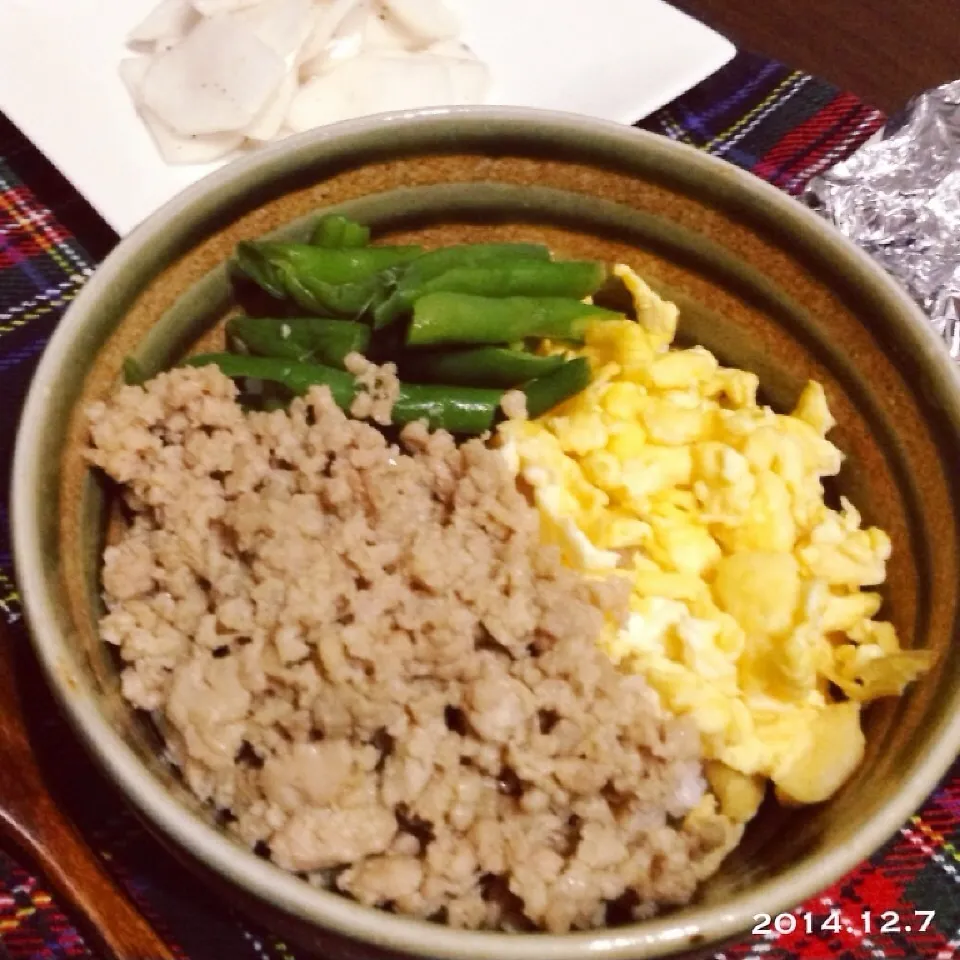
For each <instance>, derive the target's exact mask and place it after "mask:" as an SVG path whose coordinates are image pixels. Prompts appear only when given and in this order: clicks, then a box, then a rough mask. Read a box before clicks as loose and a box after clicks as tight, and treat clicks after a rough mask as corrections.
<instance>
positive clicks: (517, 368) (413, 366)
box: [399, 347, 563, 389]
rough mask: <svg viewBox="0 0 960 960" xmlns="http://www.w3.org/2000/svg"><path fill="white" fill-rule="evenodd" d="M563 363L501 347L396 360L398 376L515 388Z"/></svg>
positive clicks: (430, 352) (427, 353)
mask: <svg viewBox="0 0 960 960" xmlns="http://www.w3.org/2000/svg"><path fill="white" fill-rule="evenodd" d="M562 365H563V358H562V357H556V356H554V357H538V356H536V355H534V354H532V353H525V352H524V351H522V350H508V349H506V348H504V347H473V348H471V349H467V350H449V351H448V350H444V351H440V350H416V351H409V352H407V353H405V354H403V355H402V356H401V357H400V360H399V367H400V375H401V376H402V377H404V378H405V379H408V380H412V381H414V382H417V383H419V382H424V381H425V382H427V383H458V384H463V385H465V386H469V387H502V388H504V389H510V388H511V387H518V386H520V385H521V384H523V383H526V382H527V381H528V380H533V379H534V378H536V377H542V376H543V375H544V374H547V373H551V372H552V371H554V370H556V369H557V368H558V367H560V366H562Z"/></svg>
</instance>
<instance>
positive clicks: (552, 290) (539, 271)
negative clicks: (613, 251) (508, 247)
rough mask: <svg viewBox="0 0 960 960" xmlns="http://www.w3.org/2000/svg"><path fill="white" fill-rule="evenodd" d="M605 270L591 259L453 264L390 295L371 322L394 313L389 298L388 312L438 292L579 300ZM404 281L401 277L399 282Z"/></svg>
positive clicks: (593, 288)
mask: <svg viewBox="0 0 960 960" xmlns="http://www.w3.org/2000/svg"><path fill="white" fill-rule="evenodd" d="M606 277H607V269H606V267H605V266H604V264H602V263H597V262H594V261H591V260H566V261H561V262H559V263H554V262H553V261H552V260H545V261H544V260H503V261H497V262H495V263H491V264H485V265H484V266H479V267H455V268H454V269H452V270H447V271H446V272H445V273H441V274H440V275H439V276H437V277H433V279H431V280H426V281H425V282H424V283H422V284H421V285H420V286H419V287H417V288H416V289H408V290H407V291H405V292H403V293H402V294H399V295H398V294H396V293H395V294H394V295H393V296H392V297H391V298H390V300H388V301H386V302H385V303H384V304H383V305H382V308H378V310H379V313H378V314H376V315H375V321H374V322H375V325H376V326H378V327H382V326H384V325H385V324H386V322H389V320H390V319H393V317H394V316H396V313H393V315H392V316H391V315H390V314H389V313H388V312H387V311H386V306H387V303H390V302H391V301H392V302H393V304H394V307H392V308H391V311H398V312H399V310H401V309H403V308H404V305H405V304H406V303H407V302H408V301H409V302H410V303H412V304H415V303H416V301H417V300H418V299H419V298H420V297H424V296H426V295H427V294H430V293H437V292H440V291H443V292H449V293H468V294H472V295H473V296H479V297H571V298H572V299H574V300H582V299H583V298H584V297H589V296H591V295H592V294H594V293H596V292H597V290H599V289H600V287H601V286H603V282H604V280H606ZM403 283H404V281H403V280H401V285H403Z"/></svg>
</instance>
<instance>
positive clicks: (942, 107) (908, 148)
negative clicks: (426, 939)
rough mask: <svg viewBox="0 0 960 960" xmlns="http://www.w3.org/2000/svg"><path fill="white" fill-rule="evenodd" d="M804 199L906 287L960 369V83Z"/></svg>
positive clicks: (911, 110) (936, 94)
mask: <svg viewBox="0 0 960 960" xmlns="http://www.w3.org/2000/svg"><path fill="white" fill-rule="evenodd" d="M803 199H804V201H805V202H806V203H808V204H809V205H810V206H811V207H813V208H814V209H815V210H817V211H818V212H819V213H821V214H822V215H823V216H824V217H826V218H827V219H828V220H830V221H832V222H833V223H834V224H835V225H836V226H837V227H838V228H839V229H840V230H841V232H842V233H844V234H845V235H846V236H847V237H848V238H849V239H851V240H853V241H854V242H855V243H857V244H859V245H860V246H861V247H862V248H863V249H865V250H866V251H867V252H868V253H869V254H871V256H873V257H874V258H875V259H876V260H877V261H879V262H880V263H881V264H882V265H883V266H884V267H885V268H886V269H887V270H888V271H889V272H890V273H891V274H893V276H894V277H896V279H897V280H899V281H900V282H901V283H902V284H903V286H904V287H906V289H907V290H908V291H909V293H910V294H911V296H912V297H913V298H914V299H915V300H916V301H917V303H919V304H920V306H921V307H922V308H923V309H924V311H925V312H926V313H927V316H929V318H930V321H931V322H932V323H933V325H934V327H935V328H936V330H937V331H938V333H939V334H940V335H941V336H942V337H943V339H944V341H945V342H946V344H947V348H948V350H949V351H950V355H951V356H952V357H953V358H954V359H955V360H957V361H958V362H960V80H957V81H954V82H952V83H947V84H944V85H943V86H942V87H937V88H935V89H933V90H929V91H927V92H926V93H923V94H921V95H920V96H918V97H915V98H914V99H913V100H911V101H910V102H909V103H908V104H907V107H906V108H905V109H904V111H903V112H902V113H901V114H900V115H899V116H897V117H895V118H892V119H891V120H890V122H888V123H887V125H886V127H884V129H883V130H881V131H879V132H878V133H877V134H876V135H875V136H873V137H871V138H870V140H868V141H867V142H866V143H865V144H864V145H863V146H862V147H861V148H860V149H859V150H858V151H857V152H856V153H854V154H853V155H852V156H850V157H849V158H848V159H847V160H845V161H843V162H842V163H839V164H837V165H836V166H834V167H832V168H831V169H830V170H829V171H827V172H826V173H825V174H822V175H821V176H819V177H817V178H816V179H814V180H812V181H811V182H810V184H809V186H808V187H807V189H806V191H805V193H804V195H803Z"/></svg>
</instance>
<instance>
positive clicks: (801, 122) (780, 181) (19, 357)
mask: <svg viewBox="0 0 960 960" xmlns="http://www.w3.org/2000/svg"><path fill="white" fill-rule="evenodd" d="M882 122H883V117H882V115H881V114H880V113H879V112H878V111H877V110H874V109H872V108H870V107H868V106H866V105H864V104H863V103H861V102H860V101H858V100H857V99H856V98H855V97H853V96H851V95H850V94H848V93H843V92H841V91H839V90H837V89H836V88H834V87H832V86H830V85H829V84H826V83H823V82H822V81H819V80H816V79H814V78H812V77H810V76H807V75H806V74H803V73H798V72H796V71H791V70H789V69H787V68H786V67H784V66H782V65H780V64H778V63H774V62H771V61H769V60H765V59H762V58H759V57H756V56H752V55H749V54H740V55H738V56H737V57H736V58H735V59H734V60H733V61H732V62H731V63H730V64H729V65H728V66H727V67H726V68H725V69H723V70H722V71H720V72H719V73H717V74H715V75H714V76H713V77H711V78H710V79H709V80H707V81H706V82H705V83H703V84H701V85H700V86H699V87H697V88H696V89H695V90H693V91H691V92H690V93H688V94H687V95H686V96H684V97H682V98H681V99H679V100H677V101H675V102H674V103H673V104H671V105H670V106H669V107H667V108H665V109H663V110H661V111H659V112H658V113H657V114H656V115H654V116H653V117H650V118H649V119H648V120H646V121H645V122H644V123H643V124H642V125H643V126H644V127H646V128H648V129H650V130H654V131H656V132H658V133H661V134H663V135H665V136H668V137H671V138H673V139H675V140H682V141H684V142H686V143H691V144H694V145H695V146H697V147H700V148H702V149H705V150H708V151H709V152H710V153H713V154H715V155H716V156H720V157H724V158H725V159H727V160H729V161H730V162H732V163H735V164H737V165H739V166H741V167H744V168H746V169H747V170H751V171H753V172H754V173H755V174H756V175H757V176H760V177H763V178H765V179H767V180H769V181H770V182H772V183H774V184H776V185H777V186H778V187H781V188H782V189H784V190H787V191H789V192H791V193H798V192H799V191H800V190H801V189H802V187H803V185H804V184H805V183H806V181H807V180H808V179H809V178H810V177H811V176H813V175H814V174H815V173H817V172H818V171H820V170H823V169H825V168H827V167H829V166H830V165H832V164H833V163H835V162H836V161H837V160H839V159H841V158H842V157H845V156H846V155H847V154H849V153H850V152H852V151H853V150H854V149H856V147H857V146H859V145H860V143H862V142H863V140H865V139H866V138H867V137H868V136H869V135H870V134H871V133H873V132H874V131H875V130H876V129H877V128H878V127H879V126H880V125H881V124H882ZM115 242H116V237H115V236H114V235H113V233H112V232H111V231H110V229H109V228H108V227H107V226H106V225H105V224H104V223H103V222H102V221H101V220H100V219H99V217H98V216H97V215H96V214H95V213H94V212H93V210H91V209H90V208H89V207H88V206H87V204H86V203H85V202H84V201H83V200H82V199H81V198H80V197H79V196H78V195H77V194H76V192H75V191H74V190H73V189H72V188H71V187H70V185H69V184H68V183H67V182H66V181H65V180H63V179H62V178H61V177H60V176H59V174H58V173H57V172H56V171H55V170H54V169H53V167H52V166H51V165H50V164H49V163H48V162H47V161H46V160H45V159H44V157H42V156H41V155H40V154H39V153H38V152H37V151H36V150H35V149H34V148H33V147H32V146H31V145H30V144H29V143H28V142H27V141H26V140H24V138H23V137H22V136H21V135H20V134H19V133H18V131H17V130H16V129H14V128H13V127H12V126H11V125H10V124H9V123H7V122H6V121H4V120H3V119H2V117H0V398H2V400H3V404H2V411H3V414H2V418H0V463H4V464H9V462H10V459H11V455H12V448H13V439H14V429H15V425H16V421H17V415H18V411H19V409H20V406H21V403H22V400H23V396H24V393H25V390H26V388H27V385H28V383H29V380H30V376H31V374H32V371H33V369H34V365H35V363H36V361H37V358H38V357H39V355H40V353H41V351H42V350H43V346H44V343H45V341H46V339H47V337H48V336H49V334H50V332H51V331H52V330H53V328H54V327H55V326H56V324H57V322H58V320H59V319H60V317H61V315H62V314H63V311H64V309H65V308H66V306H67V305H68V304H69V302H70V300H71V299H72V298H73V297H74V296H75V295H76V293H77V291H78V290H79V289H80V287H81V286H82V285H83V283H84V281H85V280H86V278H87V277H88V276H89V275H90V273H91V271H92V270H93V268H94V266H95V265H96V264H97V262H98V261H99V260H100V259H102V257H103V256H104V255H105V254H106V253H107V252H108V251H109V249H110V248H111V246H112V245H113V244H114V243H115ZM8 482H9V479H8V476H7V471H4V472H3V474H2V479H0V484H2V487H3V489H2V491H0V605H2V608H3V612H5V613H6V615H7V619H8V620H10V621H11V628H10V633H11V638H12V641H13V642H14V643H16V644H19V645H22V646H23V647H24V648H25V647H26V644H27V638H26V637H25V635H24V634H23V630H22V625H21V624H20V623H19V620H18V605H17V598H16V593H15V589H14V586H13V570H12V568H11V560H10V550H9V543H8V542H7V516H6V509H7V495H8V489H7V487H8ZM24 659H26V660H27V663H28V668H27V669H26V671H25V675H24V678H23V683H24V684H26V685H27V686H28V687H29V688H30V689H29V691H28V693H27V696H26V697H25V698H24V699H25V701H26V702H27V703H30V704H31V705H32V710H33V713H34V717H33V719H34V721H35V727H36V731H37V736H36V742H37V749H38V750H40V751H41V752H44V753H48V754H52V753H53V752H54V751H56V755H57V763H56V764H55V766H54V769H56V771H57V777H58V782H57V783H55V784H54V787H55V789H56V790H57V791H58V793H59V794H60V796H61V797H62V802H63V803H64V805H65V806H66V808H67V809H68V811H69V813H70V814H71V815H72V816H73V817H75V818H76V820H77V821H78V823H79V824H80V826H81V827H82V829H83V830H84V831H85V833H86V835H87V836H88V837H89V838H90V839H91V840H92V842H93V844H94V845H95V847H96V848H97V849H98V850H99V851H101V852H102V854H103V856H104V858H105V860H106V861H107V863H108V865H109V867H110V869H111V870H112V871H113V872H114V873H115V875H116V876H117V877H118V878H119V879H120V881H121V882H122V883H123V884H124V886H125V887H126V888H127V889H128V890H129V891H130V893H131V895H132V896H133V898H134V900H135V901H136V902H137V903H138V904H139V905H140V906H141V908H142V909H143V910H144V912H145V913H146V914H147V916H148V917H149V918H150V920H151V921H152V922H153V923H154V924H155V926H156V927H157V928H158V930H159V931H160V932H161V933H162V934H163V935H164V936H165V937H166V938H167V939H168V940H169V942H170V943H171V945H172V946H173V947H174V949H175V952H176V953H177V955H178V956H180V957H182V958H184V960H227V958H229V960H241V958H250V960H289V958H292V957H294V956H295V955H296V954H295V952H294V951H293V950H291V948H289V947H288V946H287V945H285V944H283V943H281V942H278V941H277V940H276V939H275V938H273V937H271V936H270V935H269V933H268V932H266V931H262V930H255V929H252V928H251V927H250V926H249V925H248V924H246V923H245V922H244V920H243V919H241V918H238V917H235V916H233V915H231V913H230V912H229V910H228V909H227V908H225V907H224V906H223V905H222V904H221V903H219V902H216V901H215V900H214V899H212V897H211V896H210V895H209V894H208V893H207V892H206V891H205V890H203V889H201V888H199V887H198V885H197V884H196V883H195V882H194V881H193V880H192V878H191V877H190V876H188V875H187V874H185V873H184V871H183V870H182V869H181V868H180V867H179V866H178V865H177V864H175V863H174V862H173V860H172V859H171V858H170V857H169V855H168V854H167V853H166V852H165V851H164V850H162V849H161V848H160V847H159V845H158V844H157V843H156V842H155V841H154V840H153V839H152V838H151V837H149V836H148V835H147V834H146V832H145V831H144V830H143V829H142V827H140V826H139V824H138V823H137V821H136V820H135V819H134V818H133V816H132V815H131V813H130V812H129V811H128V810H127V808H126V807H125V806H124V803H123V802H122V800H121V798H120V797H119V796H118V795H117V793H116V792H115V791H114V790H113V789H112V788H111V787H110V786H109V785H107V784H105V783H104V782H103V780H102V778H101V777H100V776H99V774H98V773H97V772H96V771H95V770H93V769H92V767H91V765H90V763H89V761H88V760H87V759H86V757H85V755H84V754H83V751H82V750H81V748H80V747H79V745H77V744H75V742H74V740H73V737H72V734H71V733H70V732H69V730H68V729H67V728H66V727H65V725H64V722H63V721H62V719H61V718H60V716H59V715H58V713H57V710H56V708H55V707H54V705H53V702H52V700H51V699H50V695H49V693H48V692H47V691H46V689H45V687H44V685H43V681H42V680H41V679H40V677H39V676H38V675H37V674H36V670H35V669H32V670H31V669H30V667H29V663H30V661H29V657H26V658H24ZM0 775H3V776H11V775H12V776H15V775H16V772H15V771H9V770H6V771H2V772H0ZM958 844H960V766H956V767H955V768H954V770H953V772H952V774H951V776H950V777H948V778H947V780H946V782H945V783H944V784H943V785H942V786H941V788H940V789H939V790H938V791H937V792H936V793H935V794H934V796H933V797H931V798H930V799H929V801H928V802H927V804H926V806H925V807H924V808H923V810H922V811H920V812H919V813H918V814H917V815H916V816H915V817H913V818H912V819H911V820H910V822H909V823H907V824H904V826H903V828H902V829H901V830H900V832H899V833H898V834H897V836H896V837H895V838H894V839H893V840H892V841H891V842H890V843H889V844H888V845H887V846H886V847H885V848H884V849H883V850H881V851H880V852H879V853H878V854H877V855H876V856H875V857H874V858H873V859H872V860H871V861H870V862H868V863H865V864H863V865H862V866H861V867H860V868H858V869H857V870H856V871H854V872H853V873H852V874H850V876H848V877H846V878H845V879H844V880H843V881H842V882H840V883H838V884H836V885H835V886H833V887H831V888H830V889H828V890H825V891H823V892H822V893H821V894H820V896H818V897H816V898H814V899H813V900H812V901H810V902H809V903H806V904H804V905H803V906H802V907H801V908H799V909H798V910H797V911H796V912H795V914H794V916H795V917H796V931H795V932H794V933H786V932H785V933H778V932H777V930H776V929H773V927H772V925H771V929H770V930H769V931H768V932H766V933H764V934H756V935H753V936H751V937H749V938H748V939H747V940H745V941H744V942H743V943H741V944H738V945H737V946H735V947H732V948H730V949H727V950H726V951H725V952H724V953H722V954H718V955H717V958H716V960H748V958H750V960H759V958H763V960H787V958H803V960H814V958H816V960H827V958H839V960H860V958H876V960H893V958H909V960H921V958H923V960H926V958H931V960H933V958H935V960H949V958H954V957H960V854H958ZM919 911H926V912H927V913H922V914H921V913H919ZM884 912H887V916H886V917H884V916H882V914H884ZM929 912H932V913H933V918H932V919H930V920H929V924H928V926H927V927H926V932H925V933H923V934H920V933H918V932H916V931H917V929H918V928H919V927H920V926H921V925H924V920H925V919H926V918H927V915H928V913H929ZM864 913H868V914H869V915H870V917H871V920H872V923H871V930H870V931H869V932H866V931H865V929H864V921H863V919H862V917H863V914H864ZM831 915H832V916H834V917H835V918H836V922H835V923H829V924H827V926H828V927H834V926H835V927H836V929H835V930H828V931H826V932H817V933H814V934H809V933H807V932H806V930H807V927H808V926H812V927H813V928H814V929H815V930H817V931H819V930H820V927H821V924H822V922H823V921H824V920H826V919H827V918H828V917H830V916H831ZM808 916H810V917H811V918H812V919H811V920H809V921H808V920H807V917H808ZM894 917H896V918H898V919H899V921H900V925H901V926H905V925H910V926H912V927H913V928H914V932H913V933H911V934H895V933H884V932H881V927H882V926H883V924H884V922H885V921H889V920H890V919H893V918H894ZM791 925H792V924H791V921H790V920H789V919H781V922H780V923H779V924H778V926H779V928H780V929H781V930H784V931H786V930H789V928H790V927H791ZM892 925H893V924H888V928H889V926H892ZM0 942H2V944H3V946H4V948H5V950H6V952H7V953H9V954H10V957H11V960H26V958H35V960H40V958H44V960H54V958H66V957H73V958H85V957H89V956H90V955H91V954H90V952H89V951H88V949H87V947H86V945H85V944H84V942H83V939H82V938H81V936H80V935H79V934H78V932H77V930H76V929H75V928H74V926H73V925H72V923H71V920H70V918H69V917H68V916H66V915H65V914H64V913H63V911H62V910H61V909H60V906H59V905H58V904H57V902H56V900H55V899H54V898H52V897H51V895H50V893H49V892H48V890H47V887H46V886H45V883H44V880H43V879H42V878H40V877H37V876H36V875H35V874H34V873H32V872H31V870H30V868H29V866H28V865H26V864H22V863H18V862H16V861H14V860H13V859H10V858H9V857H8V856H6V855H2V854H0Z"/></svg>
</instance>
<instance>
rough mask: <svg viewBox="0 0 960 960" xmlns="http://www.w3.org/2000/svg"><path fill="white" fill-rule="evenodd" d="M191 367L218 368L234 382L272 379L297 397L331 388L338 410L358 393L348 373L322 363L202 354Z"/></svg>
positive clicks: (191, 360) (189, 362)
mask: <svg viewBox="0 0 960 960" xmlns="http://www.w3.org/2000/svg"><path fill="white" fill-rule="evenodd" d="M184 363H185V364H186V365H187V366H190V367H206V366H209V365H210V364H214V365H215V366H218V367H219V368H220V370H221V371H222V372H223V373H224V374H225V375H226V376H228V377H230V378H231V379H241V378H243V379H246V378H250V379H253V380H269V381H270V382H271V383H279V384H280V385H281V386H284V387H286V388H287V389H288V390H289V391H291V392H292V393H295V394H298V395H300V394H304V393H306V392H307V391H308V390H309V389H310V388H311V387H317V386H326V387H329V388H330V392H331V393H332V394H333V399H334V401H335V402H336V404H337V406H338V407H343V408H347V407H349V406H350V404H351V403H352V402H353V398H354V397H355V396H356V393H357V382H356V380H355V379H354V377H353V376H352V375H351V374H349V373H347V372H346V371H345V370H337V369H336V368H335V367H326V366H323V365H321V364H319V363H299V362H298V361H296V360H282V359H278V358H276V357H251V356H247V355H244V354H240V353H202V354H198V355H196V356H193V357H188V358H187V359H186V360H184Z"/></svg>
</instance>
